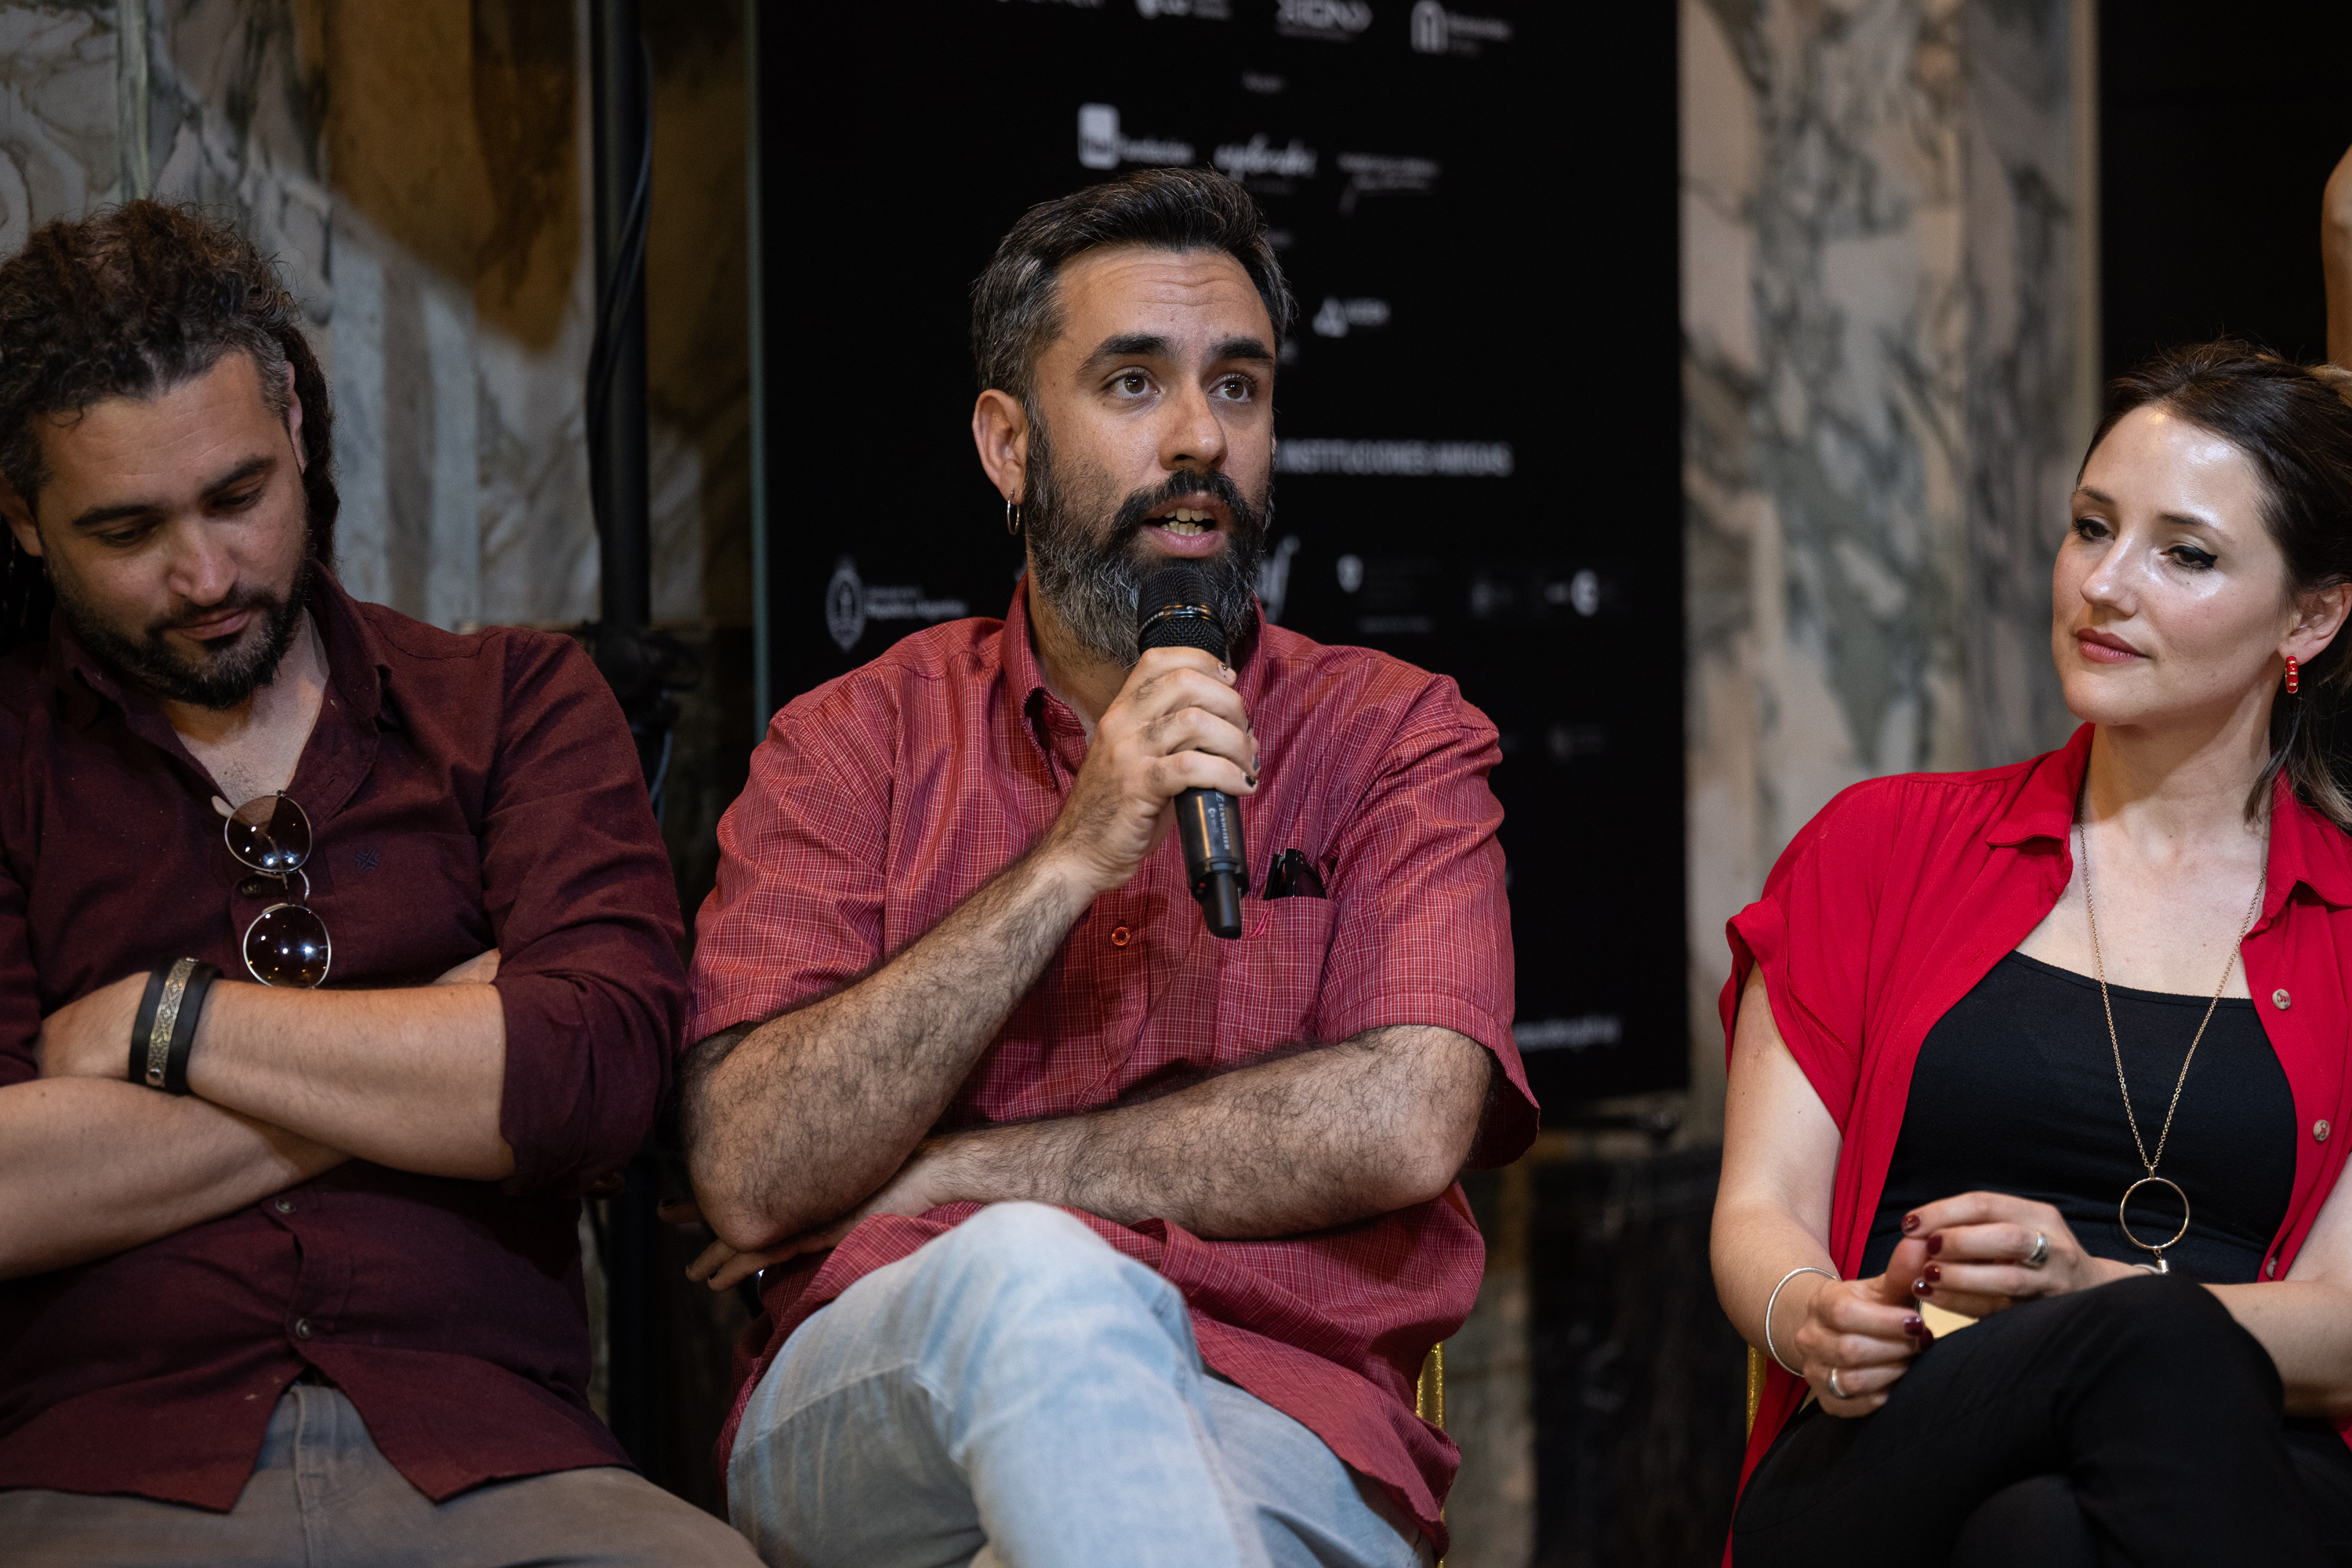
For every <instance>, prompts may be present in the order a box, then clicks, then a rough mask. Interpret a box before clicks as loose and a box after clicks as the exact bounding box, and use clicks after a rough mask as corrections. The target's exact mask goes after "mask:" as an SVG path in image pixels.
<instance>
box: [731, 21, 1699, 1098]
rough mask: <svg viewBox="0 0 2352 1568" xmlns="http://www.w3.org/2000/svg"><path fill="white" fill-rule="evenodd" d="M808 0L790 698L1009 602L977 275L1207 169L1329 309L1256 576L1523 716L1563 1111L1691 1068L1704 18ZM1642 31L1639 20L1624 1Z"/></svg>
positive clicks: (783, 334) (774, 579) (1293, 397)
mask: <svg viewBox="0 0 2352 1568" xmlns="http://www.w3.org/2000/svg"><path fill="white" fill-rule="evenodd" d="M1593 9H1595V10H1597V11H1598V12H1599V13H1601V15H1600V16H1598V17H1597V19H1596V17H1595V16H1592V15H1591V14H1590V13H1589V11H1588V8H1586V7H1561V6H1556V5H1536V4H1505V3H1502V0H1470V3H1468V4H1465V5H1460V6H1455V5H1447V4H1442V3H1440V0H1419V3H1418V4H1415V3H1412V0H1093V3H1086V0H929V3H927V4H895V5H894V4H889V3H887V0H805V3H803V4H796V5H791V6H789V7H778V8H775V9H774V10H772V11H767V12H763V15H762V20H761V29H760V35H761V60H760V64H759V71H760V96H761V107H760V123H761V150H760V170H761V173H760V183H761V193H760V210H761V214H762V217H761V254H762V258H763V260H762V274H763V275H762V277H761V283H760V286H761V290H762V296H761V321H762V322H763V328H762V338H763V341H762V342H761V343H760V344H759V345H758V347H759V352H760V353H761V356H762V376H763V384H764V387H765V396H766V416H765V428H764V429H763V430H762V431H761V438H762V439H763V440H764V442H765V454H764V460H765V465H766V474H767V480H766V485H767V496H768V517H769V533H768V542H767V543H768V548H767V559H768V582H767V583H766V584H764V585H763V586H764V590H765V593H766V595H767V605H766V609H767V616H768V626H769V628H770V632H769V641H770V648H771V668H770V670H769V672H768V675H769V680H770V689H771V690H772V692H773V693H774V695H775V697H776V700H778V701H780V702H781V701H782V700H787V699H789V698H790V697H791V696H792V695H793V694H794V693H797V692H801V691H805V690H807V689H810V688H812V687H814V686H816V685H818V684H819V683H821V682H823V681H824V680H827V679H832V678H833V677H835V676H837V675H839V674H841V673H843V672H844V671H845V670H847V669H850V668H855V667H856V665H858V664H861V663H863V662H865V661H866V660H867V659H869V658H873V657H874V656H875V655H876V654H877V653H879V652H880V651H881V650H882V649H884V648H885V647H888V646H889V645H890V644H891V643H892V642H894V641H896V640H897V639H898V637H903V636H905V635H907V634H908V633H909V632H912V631H916V630H919V629H920V628H921V627H923V626H928V625H931V624H933V623H936V622H938V621H941V620H947V619H952V618H954V617H957V616H1002V615H1003V612H1004V607H1005V605H1006V603H1007V602H1008V600H1009V599H1010V597H1011V595H1012V591H1013V582H1014V578H1015V575H1016V574H1017V573H1018V571H1019V568H1020V563H1021V556H1020V550H1019V545H1018V542H1016V541H1014V540H1013V539H1010V538H1008V537H1007V536H1006V534H1005V531H1004V527H1003V501H1002V500H1001V498H999V497H998V496H997V494H996V492H995V490H994V489H992V488H991V486H990V485H989V483H988V481H987V479H986V478H985V477H984V476H983V475H982V472H981V468H980V465H979V461H978V459H977V458H976V457H975V455H974V453H973V449H972V444H971V433H970V432H971V404H972V399H973V396H974V395H975V393H976V391H977V388H976V386H975V384H974V383H973V379H972V371H971V351H970V289H971V281H972V279H975V278H976V277H977V276H978V275H979V273H980V271H981V269H982V267H984V266H985V265H986V263H987V260H988V258H989V255H990V253H991V252H992V250H993V248H994V247H995V245H996V242H997V240H998V239H999V238H1000V237H1002V236H1003V233H1004V231H1005V230H1006V229H1007V228H1009V227H1010V226H1012V224H1013V220H1014V219H1015V218H1017V217H1018V216H1020V215H1021V213H1022V212H1023V211H1024V209H1025V208H1027V207H1028V206H1030V205H1033V204H1034V203H1036V202H1040V201H1045V200H1048V199H1051V198H1053V197H1055V196H1060V195H1066V194H1068V193H1069V192H1071V191H1074V190H1076V189H1078V188H1080V187H1082V186H1084V185H1086V184H1091V183H1093V182H1095V181H1097V180H1100V179H1104V178H1108V177H1109V176H1110V175H1112V174H1115V173H1117V172H1118V171H1120V170H1124V169H1132V168H1138V167H1143V166H1148V165H1151V164H1162V163H1183V164H1207V165H1212V166H1213V167H1216V168H1218V169H1221V170H1223V171H1224V172H1226V173H1227V174H1232V175H1234V177H1235V178H1237V179H1240V180H1242V181H1243V182H1244V183H1245V184H1247V185H1248V186H1249V188H1250V189H1251V190H1252V191H1253V192H1254V193H1255V195H1256V196H1257V199H1258V201H1259V202H1260V203H1261V205H1263V206H1264V208H1265V214H1266V217H1267V221H1268V223H1269V225H1270V226H1271V227H1272V229H1273V230H1274V237H1275V244H1276V247H1277V250H1278V252H1279V254H1280V256H1281V258H1282V261H1283V265H1284V268H1286V271H1287V272H1288V274H1289V276H1290V279H1291V283H1292V287H1293V288H1294V289H1295V290H1296V291H1297V295H1298V300H1299V305H1300V313H1299V321H1298V322H1297V329H1296V331H1295V333H1294V335H1293V337H1292V339H1291V342H1290V343H1289V344H1288V345H1287V346H1286V350H1285V353H1284V355H1283V363H1282V365H1281V367H1280V370H1279V373H1278V380H1277V384H1276V433H1277V436H1278V437H1279V441H1280V445H1279V448H1278V454H1277V459H1276V481H1275V507H1274V515H1273V520H1272V526H1271V529H1270V531H1269V534H1268V539H1267V559H1266V562H1265V567H1264V569H1263V571H1262V574H1261V576H1260V580H1259V596H1260V598H1261V600H1262V601H1263V602H1264V604H1265V610H1266V613H1267V615H1268V616H1270V617H1271V618H1273V619H1275V620H1276V621H1278V622H1279V623H1280V624H1282V625H1284V626H1289V627H1291V628H1293V629H1295V630H1297V631H1300V632H1303V633H1305V634H1306V635H1307V636H1309V637H1315V638H1318V639H1319V640H1321V641H1325V642H1333V643H1355V644H1362V645H1366V646H1370V647H1378V648H1381V649H1382V650H1384V651H1387V652H1390V653H1392V654H1394V655H1396V656H1397V657H1399V658H1404V659H1407V660H1410V661H1411V662H1412V663H1414V664H1417V665H1420V666H1422V667H1423V668H1429V669H1434V670H1439V671H1442V672H1444V673H1445V674H1448V675H1451V676H1453V677H1454V678H1455V679H1457V680H1458V681H1460V683H1461V685H1462V688H1463V689H1464V691H1465V693H1466V694H1467V695H1468V697H1469V698H1470V700H1472V701H1473V702H1475V703H1476V704H1477V705H1478V706H1479V707H1481V708H1482V709H1484V710H1486V712H1487V713H1488V714H1489V715H1490V716H1492V718H1493V719H1494V720H1495V721H1496V725H1497V726H1498V727H1499V729H1500V730H1501V731H1502V735H1503V748H1504V756H1505V761H1504V763H1503V764H1502V766H1501V767H1499V768H1498V769H1497V770H1496V773H1495V775H1494V787H1495V791H1496V795H1498V796H1499V797H1500V798H1501V800H1502V802H1503V805H1504V809H1505V812H1506V821H1505V825H1504V828H1503V844H1504V849H1505V851H1506V854H1507V857H1508V862H1509V867H1510V879H1511V881H1510V891H1511V907H1512V921H1513V927H1514V933H1515V938H1516V942H1517V959H1518V977H1519V978H1518V1014H1517V1035H1518V1038H1519V1043H1520V1046H1521V1048H1522V1049H1523V1050H1524V1051H1525V1052H1526V1053H1527V1059H1528V1068H1529V1072H1530V1076H1531V1078H1532V1079H1534V1081H1535V1085H1536V1089H1537V1092H1538V1095H1540V1096H1542V1097H1543V1098H1544V1099H1545V1100H1546V1103H1547V1106H1548V1108H1549V1109H1550V1110H1555V1111H1557V1110H1565V1109H1567V1108H1568V1107H1570V1106H1571V1105H1572V1104H1573V1103H1574V1102H1575V1101H1577V1100H1585V1099H1590V1098H1592V1097H1596V1096H1601V1095H1610V1094H1618V1093H1624V1092H1630V1091H1634V1090H1642V1089H1660V1088H1668V1087H1676V1086H1680V1085H1682V1084H1683V1083H1685V1081H1686V1078H1687V1072H1688V1049H1689V1039H1690V1019H1689V1013H1688V1009H1687V1006H1686V1003H1685V992H1686V984H1685V956H1684V954H1685V931H1684V876H1683V765H1682V746H1683V741H1682V720H1681V714H1682V680H1683V675H1682V671H1683V656H1682V649H1683V631H1682V592H1683V583H1682V553H1681V497H1680V491H1679V477H1678V464H1679V461H1680V456H1679V454H1680V440H1679V434H1678V432H1679V405H1678V401H1677V397H1678V394H1677V384H1676V375H1677V370H1676V363H1677V359H1676V356H1677V352H1678V350H1677V343H1678V340H1677V335H1676V334H1677V327H1676V319H1677V300H1676V248H1675V246H1676V241H1675V205H1674V204H1675V119H1674V116H1675V52H1674V51H1675V31H1674V8H1673V7H1672V6H1670V5H1633V6H1623V7H1600V8H1593ZM1617 13H1623V14H1622V15H1619V14H1617Z"/></svg>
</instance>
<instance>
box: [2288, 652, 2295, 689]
mask: <svg viewBox="0 0 2352 1568" xmlns="http://www.w3.org/2000/svg"><path fill="white" fill-rule="evenodd" d="M2286 694H2287V695H2288V696H2289V697H2292V696H2294V655H2293V654H2289V655H2287V656H2286Z"/></svg>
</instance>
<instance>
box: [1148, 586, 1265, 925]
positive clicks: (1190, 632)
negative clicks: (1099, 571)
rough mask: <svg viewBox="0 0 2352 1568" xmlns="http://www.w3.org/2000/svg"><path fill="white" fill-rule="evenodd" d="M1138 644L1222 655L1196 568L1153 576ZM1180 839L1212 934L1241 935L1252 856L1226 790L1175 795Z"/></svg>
mask: <svg viewBox="0 0 2352 1568" xmlns="http://www.w3.org/2000/svg"><path fill="white" fill-rule="evenodd" d="M1136 607H1137V610H1138V613H1139V615H1140V616H1141V618H1142V619H1141V632H1142V636H1141V639H1140V640H1141V642H1142V646H1143V647H1144V648H1145V649H1146V650H1149V649H1151V648H1155V647H1197V648H1199V649H1201V650H1202V652H1204V653H1208V654H1212V655H1213V656H1215V657H1216V658H1219V659H1223V658H1224V657H1225V628H1224V627H1223V626H1220V625H1218V623H1217V617H1216V614H1215V612H1214V611H1213V610H1212V609H1211V608H1210V605H1209V580H1208V578H1207V577H1206V576H1204V575H1203V574H1202V571H1201V569H1200V568H1199V567H1198V566H1190V565H1183V564H1179V565H1174V566H1170V567H1166V568H1163V569H1162V570H1160V571H1159V572H1156V573H1154V574H1152V576H1151V580H1150V582H1148V583H1146V584H1144V585H1143V593H1142V595H1140V597H1139V599H1138V601H1137V606H1136ZM1176 837H1178V838H1180V839H1181V840H1182V841H1183V845H1184V878H1185V880H1186V881H1188V882H1189V883H1191V884H1192V897H1193V898H1195V899H1197V900H1200V904H1201V918H1202V920H1204V921H1207V922H1208V926H1209V934H1210V935H1212V936H1222V937H1237V936H1239V935H1241V934H1242V895H1243V894H1244V893H1246V892H1248V891H1249V852H1248V850H1247V848H1246V847H1244V844H1243V843H1242V814H1241V808H1240V806H1239V805H1238V804H1237V803H1236V802H1235V801H1234V797H1233V796H1232V795H1227V794H1225V792H1224V791H1223V790H1215V789H1188V790H1186V791H1185V792H1184V793H1183V794H1181V795H1178V796H1177V797H1176Z"/></svg>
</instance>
